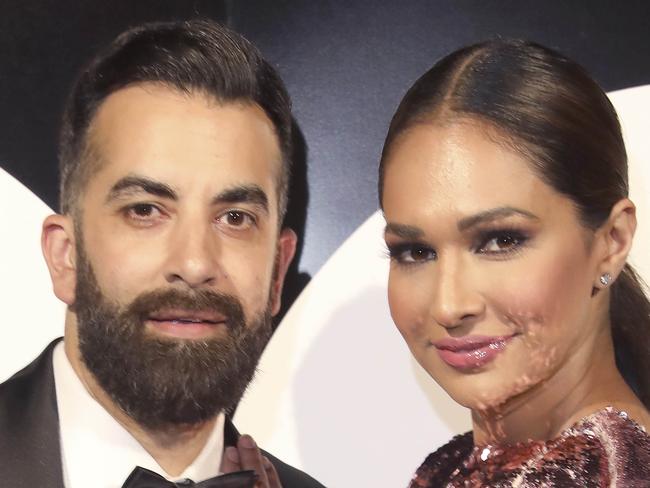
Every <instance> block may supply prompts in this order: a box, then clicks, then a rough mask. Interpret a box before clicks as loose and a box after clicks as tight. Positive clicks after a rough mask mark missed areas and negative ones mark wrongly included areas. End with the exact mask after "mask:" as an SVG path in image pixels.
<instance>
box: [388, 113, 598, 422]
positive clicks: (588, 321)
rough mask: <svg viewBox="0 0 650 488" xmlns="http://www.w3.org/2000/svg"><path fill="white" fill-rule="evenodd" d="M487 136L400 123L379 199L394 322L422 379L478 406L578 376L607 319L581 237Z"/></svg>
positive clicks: (474, 128) (520, 165) (469, 127)
mask: <svg viewBox="0 0 650 488" xmlns="http://www.w3.org/2000/svg"><path fill="white" fill-rule="evenodd" d="M497 135H498V134H497V133H496V132H495V131H494V130H492V131H491V132H488V129H486V128H485V127H484V126H481V125H479V124H478V123H476V124H472V123H469V122H466V123H457V124H451V125H445V126H443V125H433V124H431V125H418V126H415V127H413V128H411V129H409V130H408V131H407V132H405V133H404V134H402V135H401V136H400V137H399V138H398V139H397V140H396V141H395V142H394V143H393V147H392V148H391V152H390V154H389V157H388V160H387V161H386V173H385V180H384V193H383V202H382V203H383V208H384V213H385V217H386V221H387V226H386V233H385V239H386V244H387V246H388V249H389V252H390V255H391V268H390V278H389V285H388V297H389V303H390V308H391V314H392V316H393V319H394V321H395V323H396V324H397V327H398V328H399V330H400V332H401V333H402V335H403V336H404V339H405V340H406V342H407V343H408V345H409V347H410V349H411V351H412V352H413V354H414V356H415V357H416V359H417V360H418V362H419V363H420V364H421V365H422V366H423V367H424V368H425V369H426V370H427V371H428V372H429V374H430V375H431V376H432V377H433V378H434V379H435V380H436V381H437V382H438V383H439V384H440V385H441V386H442V387H443V388H444V389H445V390H446V391H447V392H448V393H449V394H450V395H451V396H452V397H453V398H454V399H455V400H456V401H457V402H459V403H460V404H462V405H464V406H466V407H469V408H472V409H479V410H481V409H484V408H488V407H495V406H497V405H501V404H503V403H504V402H505V401H506V400H508V399H509V398H512V397H513V396H514V395H518V394H520V393H525V392H527V391H529V390H531V389H532V388H535V387H536V386H540V385H543V384H544V382H545V380H547V379H549V378H551V377H553V376H554V375H556V374H558V371H560V370H563V374H567V372H568V373H569V374H575V375H579V374H581V371H582V370H583V369H584V367H585V365H587V364H589V362H590V361H593V360H594V359H595V358H594V357H593V356H592V355H593V354H597V351H596V350H595V349H596V344H597V340H596V337H597V335H598V332H599V331H598V329H599V328H600V327H604V326H605V324H603V323H602V322H603V320H600V322H601V323H598V322H599V321H598V319H597V317H601V316H604V315H606V314H604V313H603V310H602V308H603V305H602V300H595V299H594V297H593V296H592V291H593V287H594V284H595V283H596V281H597V279H598V275H599V274H598V261H597V259H596V258H595V257H594V255H593V254H594V253H592V252H591V250H590V249H591V245H590V242H591V237H593V232H590V231H588V230H586V229H585V228H584V227H583V226H582V225H581V224H580V223H579V220H578V214H577V212H576V210H575V208H574V206H573V205H572V202H571V200H569V199H568V198H566V197H564V196H562V195H560V194H559V193H557V192H556V191H555V190H553V189H552V188H551V187H549V186H548V185H546V184H545V183H544V182H543V181H542V180H541V179H540V178H538V177H537V176H536V175H535V174H534V173H533V172H532V170H531V166H530V164H529V163H528V162H527V161H526V160H525V159H524V158H523V157H522V156H520V155H519V154H517V153H516V152H514V151H513V150H511V149H509V147H508V146H507V145H506V144H503V143H499V142H498V141H499V138H498V137H497ZM598 303H600V305H598ZM599 307H600V308H599ZM596 359H597V358H596ZM558 394H561V393H560V392H559V391H558Z"/></svg>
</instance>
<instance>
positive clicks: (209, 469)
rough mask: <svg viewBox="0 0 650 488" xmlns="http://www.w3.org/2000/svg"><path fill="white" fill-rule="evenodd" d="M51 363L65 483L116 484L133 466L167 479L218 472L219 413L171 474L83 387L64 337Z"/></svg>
mask: <svg viewBox="0 0 650 488" xmlns="http://www.w3.org/2000/svg"><path fill="white" fill-rule="evenodd" d="M53 366H54V381H55V385H56V399H57V407H58V410H59V428H60V435H61V461H62V464H63V478H64V484H65V487H66V488H87V487H88V486H93V487H96V488H119V487H121V486H122V484H123V483H124V480H126V478H127V477H128V475H129V474H130V473H131V471H132V470H133V469H134V468H135V467H136V466H141V467H143V468H147V469H150V470H151V471H154V472H156V473H159V474H160V475H162V476H164V477H165V478H167V479H169V480H170V481H178V480H181V479H185V478H190V479H192V480H194V481H197V482H198V481H202V480H204V479H207V478H211V477H213V476H216V475H218V474H219V467H220V466H221V457H222V455H223V449H224V421H225V416H224V414H223V413H222V414H219V416H218V417H217V421H216V422H215V425H214V428H213V430H212V433H211V434H210V437H209V438H208V441H207V442H206V444H205V446H204V447H203V450H202V451H201V452H200V453H199V455H198V456H197V458H196V459H195V460H194V462H192V464H191V465H190V466H188V467H187V469H186V470H185V471H184V472H183V473H182V474H181V475H180V476H178V477H172V476H169V475H168V474H167V473H165V471H164V470H163V469H162V468H161V467H160V465H159V464H158V463H157V462H156V460H155V459H154V458H153V457H152V456H151V455H150V454H149V453H148V452H147V451H146V450H145V449H144V448H143V447H142V446H141V445H140V443H138V441H137V440H136V439H135V438H134V437H133V436H132V435H131V434H130V433H129V432H128V431H127V430H126V429H125V428H124V427H123V426H122V425H121V424H120V423H119V422H117V420H115V419H114V418H113V417H112V416H111V415H110V414H109V413H108V412H107V411H106V410H104V408H103V407H102V406H101V405H100V404H99V403H97V401H96V400H95V399H94V398H93V397H92V396H91V395H90V394H89V393H88V391H87V390H86V388H85V387H84V385H83V383H82V382H81V380H80V379H79V377H78V376H77V374H76V373H75V371H74V369H73V368H72V365H71V364H70V361H69V360H68V357H67V356H66V354H65V350H64V346H63V342H60V343H59V344H57V345H56V347H55V349H54V355H53Z"/></svg>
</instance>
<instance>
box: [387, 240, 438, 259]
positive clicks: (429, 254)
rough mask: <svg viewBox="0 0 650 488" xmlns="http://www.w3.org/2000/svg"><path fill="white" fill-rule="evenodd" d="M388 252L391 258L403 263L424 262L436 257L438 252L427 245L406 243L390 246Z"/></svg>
mask: <svg viewBox="0 0 650 488" xmlns="http://www.w3.org/2000/svg"><path fill="white" fill-rule="evenodd" d="M388 252H389V254H390V257H391V259H394V260H395V261H397V262H398V263H402V264H412V263H422V262H426V261H431V260H432V259H435V258H436V252H435V251H434V250H433V249H431V248H429V247H426V246H417V245H410V244H406V245H400V246H395V247H389V249H388Z"/></svg>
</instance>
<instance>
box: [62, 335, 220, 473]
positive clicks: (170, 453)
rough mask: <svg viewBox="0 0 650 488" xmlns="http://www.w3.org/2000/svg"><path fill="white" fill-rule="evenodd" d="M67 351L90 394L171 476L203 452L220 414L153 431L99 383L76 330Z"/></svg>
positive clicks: (68, 337)
mask: <svg viewBox="0 0 650 488" xmlns="http://www.w3.org/2000/svg"><path fill="white" fill-rule="evenodd" d="M67 332H68V331H67V330H66V337H65V341H64V348H65V353H66V356H67V359H68V361H69V362H70V365H71V366H72V369H73V370H74V372H75V373H76V375H77V376H78V378H79V380H80V381H81V383H82V384H83V386H84V388H85V389H86V391H87V392H88V394H89V395H90V396H91V397H92V398H93V399H94V400H95V401H96V402H97V403H99V404H100V405H101V406H102V408H103V409H104V410H106V412H108V413H109V414H110V415H111V416H112V417H113V418H114V419H115V420H116V421H117V422H118V423H119V424H121V425H122V426H123V427H124V428H125V429H126V430H127V431H128V432H129V433H130V434H131V435H132V436H133V438H134V439H135V440H137V441H138V443H140V445H141V446H142V447H143V448H144V449H145V450H146V451H147V452H148V453H149V454H150V455H151V456H152V457H153V458H154V459H155V461H156V462H157V463H158V464H159V465H160V467H161V468H162V469H164V470H165V472H166V473H167V474H169V475H170V476H179V475H180V474H181V473H183V471H185V469H186V468H187V467H188V466H189V465H190V464H192V462H193V461H194V460H195V459H196V458H197V457H198V455H199V454H200V453H201V451H202V449H203V447H204V446H205V445H206V443H207V441H208V439H209V437H210V434H211V433H212V430H213V428H214V424H215V421H216V417H214V418H212V419H210V420H208V421H207V422H204V423H202V424H198V425H178V426H173V427H170V428H168V429H162V430H157V431H151V430H148V429H145V428H143V427H142V426H141V425H139V424H138V423H137V422H136V421H135V420H133V419H132V418H131V417H129V416H128V415H127V414H126V413H125V412H124V411H123V410H122V409H121V408H120V407H119V406H118V405H117V404H116V403H115V402H114V401H113V399H112V398H111V397H110V396H109V395H108V394H107V393H106V392H105V391H104V389H103V388H102V387H101V386H100V385H99V384H98V383H97V381H96V379H95V377H94V376H93V375H92V374H91V373H90V371H88V369H87V368H86V366H85V365H84V363H83V361H82V360H81V356H80V353H79V347H78V344H77V338H76V334H68V333H67Z"/></svg>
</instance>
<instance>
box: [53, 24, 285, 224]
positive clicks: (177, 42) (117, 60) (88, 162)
mask: <svg viewBox="0 0 650 488" xmlns="http://www.w3.org/2000/svg"><path fill="white" fill-rule="evenodd" d="M147 82H154V83H161V84H164V85H167V86H169V87H170V88H173V89H176V90H179V91H182V92H185V93H192V92H199V93H203V94H206V95H208V96H210V97H213V98H214V99H215V100H217V101H219V102H244V103H246V102H250V103H255V104H257V105H259V106H260V107H261V108H262V109H263V110H264V112H265V113H266V115H267V116H268V118H269V119H270V120H271V122H272V123H273V125H274V126H275V130H276V133H277V136H278V141H279V145H280V150H281V154H282V159H283V161H282V170H281V172H280V175H279V177H278V184H277V191H278V200H279V217H280V222H282V218H283V216H284V213H285V211H286V204H287V191H288V190H287V189H288V186H289V179H290V175H291V159H290V158H291V125H292V121H291V101H290V99H289V95H288V94H287V90H286V88H285V86H284V83H283V82H282V80H281V79H280V76H279V75H278V73H277V72H276V71H275V69H274V68H273V67H272V66H271V65H270V64H269V63H268V62H267V61H266V60H265V59H264V58H263V57H262V55H261V53H260V52H259V51H258V49H257V48H256V47H255V46H253V45H252V44H251V43H250V42H248V41H247V40H246V39H245V38H244V37H242V36H241V35H239V34H237V33H236V32H233V31H232V30H230V29H228V28H226V27H224V26H221V25H219V24H217V23H216V22H213V21H209V20H190V21H183V22H180V21H179V22H157V23H149V24H143V25H141V26H138V27H134V28H132V29H129V30H128V31H126V32H124V33H122V34H121V35H120V36H118V37H117V38H116V39H115V40H114V41H113V42H112V43H111V44H110V45H109V46H108V47H107V49H106V50H104V51H103V52H101V53H100V54H99V55H97V56H96V57H95V58H94V59H93V60H91V62H90V63H89V64H88V66H87V67H86V68H85V69H84V70H82V72H81V73H80V75H79V76H78V78H77V80H76V82H75V84H74V87H73V89H72V93H71V94H70V97H69V99H68V101H67V104H66V107H65V110H64V115H63V123H62V128H61V134H60V140H59V171H60V202H59V204H60V211H61V213H63V214H68V213H71V212H74V211H75V210H76V204H77V199H78V198H79V196H80V195H81V194H82V192H83V189H84V187H85V185H86V184H87V183H88V180H89V178H90V176H91V175H92V174H93V173H94V172H95V171H96V170H97V168H98V164H99V163H98V158H97V157H95V155H93V154H92V149H91V148H90V146H89V143H88V142H89V141H88V137H87V136H88V129H89V127H90V125H91V123H92V120H93V117H94V116H95V113H96V111H97V109H98V108H99V106H100V105H101V104H102V102H103V101H104V100H105V99H106V97H108V96H109V95H110V94H111V93H113V92H115V91H117V90H119V89H121V88H124V87H126V86H128V85H132V84H136V83H147Z"/></svg>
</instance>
